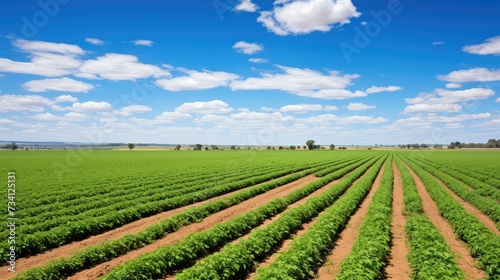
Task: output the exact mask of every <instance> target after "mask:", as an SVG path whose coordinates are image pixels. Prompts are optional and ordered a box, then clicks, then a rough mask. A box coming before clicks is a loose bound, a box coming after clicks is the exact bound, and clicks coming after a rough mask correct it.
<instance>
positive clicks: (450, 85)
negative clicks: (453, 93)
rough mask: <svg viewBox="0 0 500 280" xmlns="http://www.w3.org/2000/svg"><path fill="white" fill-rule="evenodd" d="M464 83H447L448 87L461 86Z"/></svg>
mask: <svg viewBox="0 0 500 280" xmlns="http://www.w3.org/2000/svg"><path fill="white" fill-rule="evenodd" d="M461 87H462V85H461V84H457V83H447V84H446V88H461Z"/></svg>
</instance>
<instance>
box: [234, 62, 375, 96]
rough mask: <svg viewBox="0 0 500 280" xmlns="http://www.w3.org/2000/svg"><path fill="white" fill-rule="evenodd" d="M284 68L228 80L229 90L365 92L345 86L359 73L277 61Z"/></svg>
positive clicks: (323, 93) (319, 93)
mask: <svg viewBox="0 0 500 280" xmlns="http://www.w3.org/2000/svg"><path fill="white" fill-rule="evenodd" d="M277 67H278V68H280V69H281V70H283V71H284V73H280V74H270V73H266V72H263V73H261V75H262V77H260V78H247V79H246V80H235V81H233V82H231V89H233V90H282V91H286V92H290V93H292V94H295V95H299V96H307V97H314V98H321V99H346V98H352V97H362V96H366V95H367V94H366V93H364V92H362V91H356V92H351V91H349V90H346V89H345V87H347V86H349V85H351V83H352V80H353V79H355V78H358V77H359V75H356V74H354V75H348V74H346V75H340V73H339V72H337V71H330V72H328V74H326V75H324V74H322V73H321V72H318V71H314V70H310V69H307V68H305V69H300V68H292V67H285V66H280V65H277Z"/></svg>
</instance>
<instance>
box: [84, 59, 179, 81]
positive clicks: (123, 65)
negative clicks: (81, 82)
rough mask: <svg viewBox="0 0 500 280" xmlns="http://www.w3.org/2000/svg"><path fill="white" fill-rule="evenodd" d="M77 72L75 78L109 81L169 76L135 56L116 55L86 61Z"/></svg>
mask: <svg viewBox="0 0 500 280" xmlns="http://www.w3.org/2000/svg"><path fill="white" fill-rule="evenodd" d="M78 70H80V73H77V74H75V76H78V77H84V78H89V79H92V78H93V79H96V78H98V77H100V78H104V79H109V80H135V79H140V78H147V77H161V76H169V75H170V73H169V72H168V71H166V70H164V69H161V68H159V67H158V66H155V65H151V64H143V63H140V62H139V59H138V58H137V57H136V56H133V55H127V54H116V53H108V54H106V55H104V56H100V57H98V58H97V59H91V60H87V61H85V62H84V63H83V65H82V66H80V68H79V69H78Z"/></svg>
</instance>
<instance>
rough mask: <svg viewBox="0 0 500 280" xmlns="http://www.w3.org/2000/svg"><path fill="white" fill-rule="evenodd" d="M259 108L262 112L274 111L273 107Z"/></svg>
mask: <svg viewBox="0 0 500 280" xmlns="http://www.w3.org/2000/svg"><path fill="white" fill-rule="evenodd" d="M260 110H261V111H264V112H272V111H274V109H273V108H269V107H260Z"/></svg>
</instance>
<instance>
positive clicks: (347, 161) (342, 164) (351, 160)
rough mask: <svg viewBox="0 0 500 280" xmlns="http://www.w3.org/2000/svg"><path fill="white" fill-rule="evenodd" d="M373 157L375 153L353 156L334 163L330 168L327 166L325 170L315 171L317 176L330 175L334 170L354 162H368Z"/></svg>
mask: <svg viewBox="0 0 500 280" xmlns="http://www.w3.org/2000/svg"><path fill="white" fill-rule="evenodd" d="M372 157H373V155H369V156H366V157H360V158H353V159H348V160H345V161H342V162H338V163H337V164H334V165H333V166H332V167H330V168H325V169H323V170H320V171H318V172H315V173H314V175H315V176H317V177H323V176H326V175H328V174H330V173H332V172H335V171H337V170H339V169H341V168H343V167H344V166H348V165H350V164H351V163H353V162H367V161H368V160H370V159H371V158H372Z"/></svg>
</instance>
